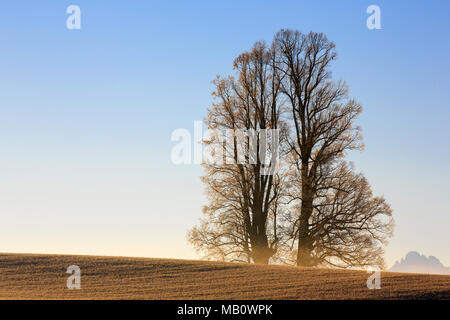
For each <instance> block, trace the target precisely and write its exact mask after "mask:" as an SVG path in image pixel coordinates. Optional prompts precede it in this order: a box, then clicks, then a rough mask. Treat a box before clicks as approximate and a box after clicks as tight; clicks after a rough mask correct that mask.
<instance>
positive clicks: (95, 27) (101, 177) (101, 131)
mask: <svg viewBox="0 0 450 320" xmlns="http://www.w3.org/2000/svg"><path fill="white" fill-rule="evenodd" d="M71 4H76V5H78V6H80V8H81V30H68V29H67V28H66V19H67V17H68V14H66V8H67V7H68V6H69V5H71ZM371 4H377V5H379V6H380V8H381V26H382V29H381V30H368V29H367V28H366V19H367V17H368V14H366V8H367V7H368V6H369V5H371ZM0 8H1V10H0V39H1V50H0V148H1V149H0V218H1V221H2V222H1V224H0V252H2V251H6V252H52V253H87V254H107V255H131V256H133V255H134V256H148V257H180V258H196V257H197V256H196V254H195V253H194V251H193V250H192V248H190V247H189V246H188V244H187V243H186V240H185V235H186V231H187V230H188V229H189V228H190V227H191V226H193V225H194V224H195V223H197V221H198V219H199V218H200V216H201V206H202V204H204V197H203V190H202V185H201V183H200V179H199V177H200V175H201V173H202V170H201V168H200V166H198V165H190V166H183V165H182V166H175V165H173V164H172V163H171V161H170V151H171V148H172V147H173V146H174V143H173V142H171V141H170V134H171V132H172V131H173V130H175V129H177V128H186V129H189V130H191V131H192V130H193V124H194V121H195V120H201V119H202V118H203V117H204V115H205V110H206V108H207V107H208V106H209V105H210V103H211V96H210V92H211V90H212V86H211V80H213V79H214V77H215V76H216V75H217V74H222V75H226V74H229V73H231V72H232V68H231V67H232V61H233V59H234V58H235V57H236V56H237V55H238V54H239V53H240V52H242V51H244V50H247V49H249V48H250V47H251V45H252V44H253V43H254V42H255V41H258V40H266V41H268V42H269V41H271V39H272V37H273V35H274V34H275V33H276V32H277V31H279V30H280V29H281V28H292V29H298V30H301V31H303V32H308V31H310V30H313V31H316V32H324V33H325V34H326V35H327V36H328V37H329V38H330V39H331V40H333V41H334V42H335V43H336V45H337V50H338V53H339V58H338V60H337V61H336V62H335V63H334V65H333V69H332V71H333V76H334V78H335V79H344V80H346V81H347V82H348V84H349V86H350V92H351V95H352V96H353V97H355V98H356V99H358V100H359V101H360V102H361V104H362V105H363V108H364V110H363V114H362V116H361V117H360V119H359V124H360V125H361V126H362V128H363V134H364V142H365V144H366V150H365V151H364V152H363V153H361V154H360V153H355V154H351V155H350V157H349V158H350V159H351V160H353V161H354V162H355V166H356V168H357V170H359V171H362V172H364V173H365V174H366V176H367V177H368V179H369V181H370V182H371V184H372V186H373V189H374V191H375V193H376V194H378V195H381V194H383V195H384V196H385V197H386V198H387V200H388V201H389V202H390V204H391V205H392V208H393V210H394V217H395V219H396V230H395V236H394V238H393V239H392V240H391V243H390V245H389V246H388V248H387V253H386V258H387V261H388V263H389V264H393V262H394V260H397V259H400V258H401V257H402V256H404V255H405V254H406V252H408V251H410V250H416V251H420V252H422V253H424V254H427V255H434V256H436V257H438V258H440V259H441V261H442V262H443V263H444V264H446V265H450V250H449V249H450V234H449V232H448V227H449V226H450V198H449V194H450V182H449V181H450V148H449V146H448V145H449V143H448V141H449V140H450V131H449V130H448V124H449V123H450V90H449V88H450V80H449V76H448V75H449V74H450V43H449V41H448V38H449V33H450V25H449V22H448V12H450V2H448V1H431V2H426V1H298V0H297V1H256V0H254V1H197V0H196V1H132V2H130V1H82V0H73V1H39V2H38V1H21V0H16V1H2V4H1V6H0Z"/></svg>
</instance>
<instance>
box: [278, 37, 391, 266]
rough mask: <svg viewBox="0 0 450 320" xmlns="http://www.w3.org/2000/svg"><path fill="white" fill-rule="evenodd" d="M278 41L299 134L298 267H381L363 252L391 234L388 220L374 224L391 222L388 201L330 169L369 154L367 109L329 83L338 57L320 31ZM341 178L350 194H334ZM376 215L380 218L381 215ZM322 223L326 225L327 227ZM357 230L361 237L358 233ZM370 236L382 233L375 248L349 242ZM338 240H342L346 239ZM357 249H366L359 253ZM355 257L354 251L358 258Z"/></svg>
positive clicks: (294, 141)
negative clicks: (350, 156)
mask: <svg viewBox="0 0 450 320" xmlns="http://www.w3.org/2000/svg"><path fill="white" fill-rule="evenodd" d="M274 42H275V45H276V48H277V53H278V56H277V59H278V63H277V66H278V70H279V73H280V74H281V75H282V76H283V81H282V84H281V91H282V93H283V94H284V95H285V96H286V97H287V98H288V104H289V109H290V113H291V116H292V122H293V127H294V128H295V130H293V131H292V132H293V134H292V136H291V139H290V140H289V141H290V143H289V144H290V148H291V152H292V153H293V155H292V158H293V159H294V169H295V177H296V179H297V180H299V181H298V184H297V187H298V188H299V192H298V193H297V194H296V195H295V196H294V197H293V198H292V199H293V200H294V201H297V203H298V212H299V214H298V218H297V219H296V220H295V221H294V225H293V228H294V230H295V231H294V235H295V239H296V242H297V259H296V264H297V265H299V266H300V265H301V266H313V265H317V264H318V263H320V262H322V261H325V260H327V258H328V256H329V257H331V256H333V257H334V258H335V259H339V260H340V262H341V263H344V264H348V265H360V263H359V258H361V260H363V261H364V263H362V264H366V263H368V262H369V261H370V262H375V261H376V260H377V259H378V258H376V259H375V256H376V254H375V252H378V253H380V252H379V251H377V250H375V251H374V252H372V253H371V255H370V256H373V257H374V259H369V258H368V256H369V255H368V254H365V252H364V250H367V249H368V248H369V247H370V246H371V245H372V247H373V246H376V244H375V242H376V240H377V239H379V240H384V238H382V237H381V234H385V235H388V232H387V233H383V232H382V231H383V230H384V229H386V228H388V229H389V225H390V222H387V223H386V224H383V223H376V222H375V220H376V219H375V217H377V216H378V215H382V214H384V215H386V216H390V215H391V212H390V209H389V206H388V205H387V204H386V203H385V202H384V200H382V199H379V198H375V199H372V198H371V193H370V187H369V186H368V184H367V182H366V180H365V179H364V178H362V177H360V176H354V175H353V174H352V173H351V172H350V171H346V170H340V171H339V170H338V171H336V170H332V167H333V165H334V164H335V163H336V161H338V160H339V159H341V158H343V157H344V156H345V154H346V152H347V151H348V150H355V149H362V148H363V144H362V143H361V134H360V128H359V127H355V126H354V120H355V119H356V118H357V116H358V115H359V114H360V112H361V110H362V108H361V106H360V105H359V104H358V103H357V102H356V101H355V100H353V99H350V98H349V97H348V88H347V85H346V84H345V83H344V82H342V81H340V82H338V83H335V82H332V81H331V80H330V72H329V67H330V63H331V61H332V60H333V59H335V58H336V56H337V54H336V52H335V45H334V43H332V42H330V41H328V39H327V38H326V36H325V35H323V34H321V33H313V32H310V33H309V34H307V35H303V34H301V33H300V32H298V31H291V30H282V31H280V32H279V33H277V35H276V36H275V40H274ZM336 173H339V174H338V176H339V179H341V180H339V181H340V182H342V183H343V184H342V186H346V187H348V188H347V189H346V188H342V189H340V190H341V191H340V192H337V193H333V192H331V191H330V190H335V185H333V184H331V185H330V184H328V181H329V180H330V178H331V177H334V175H335V174H336ZM344 173H345V174H344ZM356 177H359V178H358V179H357V178H356ZM331 181H334V180H333V179H331ZM358 183H359V184H360V186H357V184H358ZM358 188H359V189H358ZM361 188H363V189H361ZM330 192H331V195H330V194H329V193H330ZM324 193H325V195H326V196H324ZM294 194H295V193H294ZM333 195H334V196H333ZM362 195H364V197H363V198H361V199H360V201H359V202H348V203H346V204H348V205H352V206H353V207H352V208H350V209H349V208H346V207H345V208H344V207H343V206H342V205H337V206H335V207H333V206H332V205H331V204H332V203H334V202H336V203H338V204H340V201H341V200H343V199H344V198H345V197H348V196H351V197H353V196H362ZM324 199H327V200H326V202H325V203H326V204H327V205H325V203H323V201H324ZM330 201H331V203H330ZM375 204H378V206H377V207H376V210H375V208H372V206H373V205H375ZM325 208H326V209H325ZM330 208H333V209H330ZM372 209H373V210H372ZM330 210H331V211H330ZM373 212H376V214H375V217H373V216H372V214H373ZM324 216H325V217H326V218H325V220H323V217H324ZM324 221H328V223H325V224H323V223H324ZM368 224H371V225H370V226H369V225H368ZM318 228H319V229H318ZM320 228H322V229H320ZM358 229H359V230H360V232H359V233H358V232H356V230H358ZM372 231H377V232H380V234H378V235H377V237H375V234H374V233H373V234H372V236H373V238H372V239H371V241H372V242H371V244H369V243H365V244H364V245H362V244H361V243H352V241H350V240H354V241H356V240H358V241H361V240H362V239H365V240H367V241H368V240H370V239H369V237H368V236H367V235H368V234H369V233H371V232H372ZM344 235H346V236H347V237H344ZM339 237H342V238H341V239H340V241H339V239H338V238H339ZM358 244H361V245H362V247H361V248H359V250H358V247H357V245H358ZM350 252H353V256H352V258H350V255H351V254H350ZM357 256H358V257H357ZM362 257H364V259H363V258H362ZM327 261H328V262H329V263H331V261H330V260H327ZM378 262H379V261H378Z"/></svg>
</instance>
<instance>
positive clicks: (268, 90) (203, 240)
mask: <svg viewBox="0 0 450 320" xmlns="http://www.w3.org/2000/svg"><path fill="white" fill-rule="evenodd" d="M274 59H275V54H274V51H273V50H272V49H270V48H267V47H266V45H265V44H264V43H262V42H258V43H256V44H255V46H254V47H253V49H252V50H251V52H245V53H243V54H241V55H240V56H239V57H237V58H236V60H235V61H234V68H235V70H236V71H237V73H238V79H237V80H235V79H234V78H231V77H229V78H226V79H222V78H218V79H217V80H216V81H215V82H214V84H215V86H216V90H215V92H214V93H213V95H214V97H215V98H216V103H214V104H213V106H212V108H211V109H209V110H208V116H207V119H206V124H207V125H208V128H210V129H221V130H224V131H225V130H233V131H234V132H236V130H242V129H245V130H250V131H251V132H253V133H254V135H255V136H254V137H255V139H256V140H253V141H254V144H253V145H250V144H251V142H250V141H251V140H250V138H251V137H247V138H245V139H244V141H245V143H244V144H245V145H244V148H243V149H246V150H250V149H252V148H255V151H256V152H255V153H254V155H253V158H252V156H251V155H249V154H246V155H244V156H243V155H242V153H241V154H240V153H239V152H240V150H241V149H242V148H240V147H241V146H240V145H239V144H242V141H243V139H242V138H241V139H239V137H237V136H234V138H233V143H232V148H229V149H226V151H227V154H226V156H228V157H230V158H232V159H233V163H231V164H229V163H228V164H206V165H204V167H205V170H206V174H205V176H204V177H203V179H202V180H203V182H204V184H205V185H206V191H207V195H208V198H209V204H208V205H207V206H205V207H204V213H205V214H206V219H204V220H203V221H202V222H201V224H200V225H199V226H198V227H195V228H194V229H192V230H191V232H190V233H189V235H188V238H189V241H190V242H191V243H193V244H194V246H195V247H196V248H197V249H198V250H200V251H204V252H206V253H207V255H208V256H210V257H211V256H212V257H220V258H221V259H224V260H240V261H242V260H244V261H248V262H250V261H253V262H255V263H261V264H267V263H268V262H269V259H270V258H271V257H272V256H273V255H274V254H275V253H276V252H277V246H278V243H279V238H278V235H277V211H278V203H279V198H280V194H281V193H280V182H281V179H280V177H279V175H278V174H276V173H275V174H273V173H271V172H266V170H267V167H266V166H265V165H264V159H262V158H264V157H265V154H264V152H263V151H264V150H266V143H267V141H266V139H263V137H262V134H261V130H264V129H281V128H280V126H281V120H280V113H281V111H280V106H279V98H278V95H279V89H280V82H279V77H278V75H277V70H276V68H275V67H274V63H273V62H274ZM250 131H248V132H250ZM238 140H240V141H238ZM209 143H219V144H221V143H222V142H221V141H220V140H219V141H209ZM242 158H244V160H245V161H244V163H242V161H240V159H242ZM252 160H253V161H252ZM270 161H271V163H270V164H269V166H275V165H277V164H276V163H275V161H276V159H275V158H273V159H271V160H270Z"/></svg>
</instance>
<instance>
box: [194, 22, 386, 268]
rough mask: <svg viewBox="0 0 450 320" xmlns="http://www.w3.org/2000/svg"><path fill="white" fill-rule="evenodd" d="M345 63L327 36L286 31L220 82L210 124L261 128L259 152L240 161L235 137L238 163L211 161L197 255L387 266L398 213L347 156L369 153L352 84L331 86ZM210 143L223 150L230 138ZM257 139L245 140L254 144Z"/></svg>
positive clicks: (196, 230) (234, 155) (240, 61)
mask: <svg viewBox="0 0 450 320" xmlns="http://www.w3.org/2000/svg"><path fill="white" fill-rule="evenodd" d="M335 58H336V52H335V45H334V44H333V43H332V42H330V41H329V40H328V39H327V38H326V37H325V36H324V35H323V34H318V33H313V32H311V33H309V34H307V35H304V34H302V33H300V32H298V31H291V30H281V31H280V32H278V33H277V34H276V35H275V38H274V40H273V42H272V44H271V45H270V46H266V45H265V43H263V42H257V43H256V44H255V45H254V47H253V48H252V50H251V51H250V52H244V53H243V54H241V55H240V56H239V57H237V58H236V59H235V61H234V69H235V71H236V73H237V77H236V78H233V77H227V78H220V77H218V78H217V79H216V80H215V81H214V85H215V88H216V89H215V91H214V92H213V96H214V98H215V99H214V100H215V101H214V103H213V106H212V107H211V108H210V109H209V110H208V115H207V117H206V120H205V123H206V124H207V126H208V128H211V129H221V130H239V129H246V130H253V132H256V150H257V152H256V153H255V155H256V156H255V159H253V160H254V161H247V162H244V163H240V162H239V161H238V158H239V156H240V155H239V152H240V150H241V149H240V148H242V146H240V145H239V144H242V141H237V139H236V138H234V141H233V143H232V147H231V148H227V152H228V154H227V156H228V157H231V158H232V159H234V160H235V161H234V163H217V164H205V165H204V167H205V171H206V172H205V175H204V176H203V182H204V184H205V186H206V192H207V196H208V205H206V206H205V207H204V217H203V219H202V220H201V222H200V224H199V225H198V226H196V227H194V228H193V229H192V230H191V231H190V232H189V234H188V239H189V241H190V242H191V243H192V244H193V245H194V246H195V247H196V249H197V250H199V251H201V252H203V253H205V254H206V256H208V257H209V258H215V259H222V260H228V261H246V262H255V263H262V264H267V263H269V262H271V261H272V262H278V261H284V262H286V261H291V262H295V264H297V265H299V266H318V265H332V266H339V267H348V266H366V265H374V264H376V265H380V266H382V265H383V258H382V253H383V249H382V245H383V244H385V242H386V240H387V238H388V237H389V236H390V234H391V232H392V226H393V222H392V217H391V209H390V207H389V205H388V204H387V203H386V202H385V200H384V199H383V198H381V197H374V196H373V195H372V192H371V188H370V185H369V184H368V182H367V180H366V179H365V178H364V176H363V175H362V174H356V173H355V172H354V171H353V169H352V167H351V165H349V164H348V163H346V162H345V160H344V157H345V155H346V153H347V151H349V150H356V149H362V148H363V144H362V142H361V134H360V129H359V128H358V127H355V125H354V120H355V119H356V118H357V117H358V115H359V114H360V112H361V106H360V105H359V104H358V103H357V102H356V101H355V100H352V99H350V98H349V97H348V89H347V86H346V84H345V83H344V82H337V83H336V82H333V81H332V80H331V76H330V71H329V70H330V63H331V62H332V61H333V60H334V59H335ZM262 129H278V130H279V133H280V134H279V136H278V138H279V148H278V152H279V154H280V157H279V160H277V159H271V161H272V163H271V164H270V165H274V166H276V167H277V168H278V170H276V171H275V172H273V173H272V172H271V174H267V173H266V171H264V170H265V166H266V165H265V163H264V161H263V159H262V157H264V153H261V152H260V151H261V150H263V149H264V148H266V146H265V141H264V139H262V136H261V135H260V132H261V130H262ZM263 142H264V145H263ZM208 143H211V144H214V143H216V144H219V147H222V141H220V140H219V141H214V139H212V140H210V141H208ZM250 143H251V142H250V139H247V140H245V139H244V144H245V146H244V147H247V148H248V149H249V148H250V147H251V146H250ZM253 147H255V146H253ZM261 154H262V156H261ZM247 157H248V156H247ZM247 160H248V159H247ZM274 162H276V163H274Z"/></svg>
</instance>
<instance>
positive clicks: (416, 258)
mask: <svg viewBox="0 0 450 320" xmlns="http://www.w3.org/2000/svg"><path fill="white" fill-rule="evenodd" d="M389 271H391V272H408V273H429V274H448V275H450V267H445V266H444V265H443V264H442V263H441V262H440V261H439V259H437V258H436V257H433V256H429V257H428V258H427V257H426V256H425V255H421V254H420V253H418V252H416V251H410V252H408V253H407V254H406V257H405V258H404V259H403V258H402V260H400V262H399V261H396V262H395V264H394V266H393V267H392V268H391V269H389Z"/></svg>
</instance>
